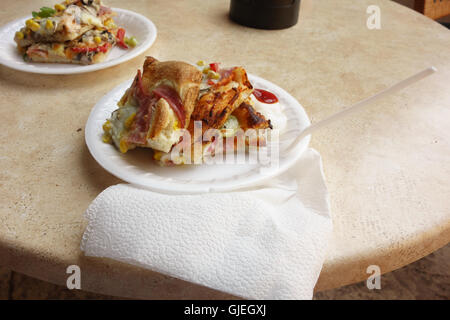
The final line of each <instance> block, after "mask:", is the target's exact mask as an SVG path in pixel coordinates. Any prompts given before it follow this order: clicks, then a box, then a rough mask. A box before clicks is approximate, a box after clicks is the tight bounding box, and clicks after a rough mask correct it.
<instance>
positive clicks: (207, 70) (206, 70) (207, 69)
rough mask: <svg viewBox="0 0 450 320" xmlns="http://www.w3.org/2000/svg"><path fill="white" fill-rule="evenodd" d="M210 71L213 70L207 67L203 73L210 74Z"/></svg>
mask: <svg viewBox="0 0 450 320" xmlns="http://www.w3.org/2000/svg"><path fill="white" fill-rule="evenodd" d="M210 70H211V69H210V68H209V67H206V68H204V69H203V73H204V74H208V72H209V71H210Z"/></svg>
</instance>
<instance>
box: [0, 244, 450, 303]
mask: <svg viewBox="0 0 450 320" xmlns="http://www.w3.org/2000/svg"><path fill="white" fill-rule="evenodd" d="M10 274H11V271H9V270H8V269H6V268H0V275H1V276H0V299H8V298H9V299H118V298H117V297H112V296H105V295H100V294H94V293H90V292H86V291H82V290H68V289H67V288H65V287H63V286H58V285H54V284H50V283H48V282H44V281H41V280H37V279H34V278H31V277H28V276H25V275H22V274H19V273H13V274H14V276H13V277H12V278H11V277H10ZM4 275H6V276H4ZM10 286H12V287H11V289H10ZM8 292H10V294H11V296H8ZM314 299H316V300H330V299H369V300H370V299H442V300H448V299H450V246H445V247H444V248H442V249H440V250H438V251H436V252H434V253H432V254H430V255H428V256H427V257H425V258H423V259H421V260H419V261H417V262H415V263H412V264H410V265H408V266H405V267H403V268H401V269H399V270H396V271H393V272H391V273H387V274H385V275H383V277H382V280H381V290H368V289H367V287H366V284H365V282H361V283H357V284H354V285H349V286H345V287H342V288H339V289H333V290H328V291H324V292H318V293H316V294H315V296H314Z"/></svg>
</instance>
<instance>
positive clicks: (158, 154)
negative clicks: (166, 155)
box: [153, 151, 163, 161]
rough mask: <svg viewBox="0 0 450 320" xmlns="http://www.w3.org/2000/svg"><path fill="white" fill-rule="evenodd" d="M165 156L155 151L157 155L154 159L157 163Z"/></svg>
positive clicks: (154, 155)
mask: <svg viewBox="0 0 450 320" xmlns="http://www.w3.org/2000/svg"><path fill="white" fill-rule="evenodd" d="M162 156H163V153H162V152H161V151H155V153H154V154H153V159H155V160H156V161H159V160H161V158H162Z"/></svg>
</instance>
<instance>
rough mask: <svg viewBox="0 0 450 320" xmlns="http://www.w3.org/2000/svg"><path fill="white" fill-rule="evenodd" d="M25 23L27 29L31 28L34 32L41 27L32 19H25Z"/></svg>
mask: <svg viewBox="0 0 450 320" xmlns="http://www.w3.org/2000/svg"><path fill="white" fill-rule="evenodd" d="M25 24H26V26H27V27H28V28H29V29H31V30H33V31H34V32H36V31H38V30H39V29H40V28H41V25H40V24H39V23H37V22H36V21H34V20H33V19H29V20H27V22H25Z"/></svg>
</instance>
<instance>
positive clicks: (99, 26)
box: [14, 0, 137, 65]
mask: <svg viewBox="0 0 450 320" xmlns="http://www.w3.org/2000/svg"><path fill="white" fill-rule="evenodd" d="M114 16H115V13H114V12H113V11H112V10H111V9H110V8H108V7H106V6H104V5H103V4H102V2H101V0H66V1H64V2H62V3H58V4H56V5H55V6H54V8H49V7H42V8H41V9H40V11H39V12H35V11H34V12H33V13H32V18H30V19H28V20H26V22H25V26H24V27H23V28H21V29H20V30H19V31H17V32H16V34H15V36H14V41H15V42H16V43H17V48H18V51H19V53H20V54H22V55H23V58H24V60H25V61H28V62H49V63H74V64H85V65H86V64H93V63H99V62H102V61H104V60H105V59H106V57H107V55H108V53H109V52H110V50H111V49H112V48H113V47H114V46H115V45H118V46H119V47H121V48H123V49H128V47H129V46H135V45H136V44H137V40H136V39H135V38H130V39H129V38H126V37H125V30H124V29H122V28H119V27H118V26H117V25H116V24H115V23H114V20H113V17H114Z"/></svg>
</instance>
